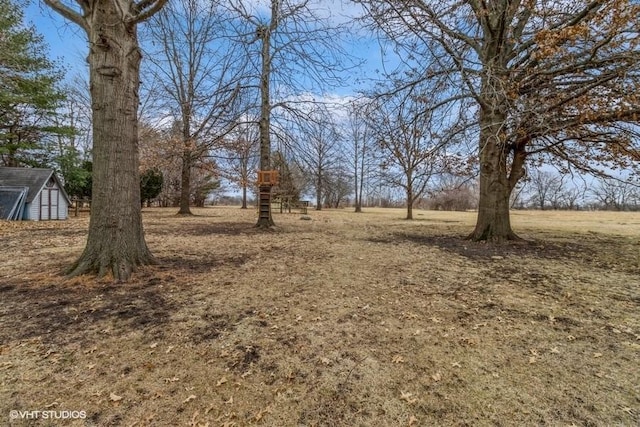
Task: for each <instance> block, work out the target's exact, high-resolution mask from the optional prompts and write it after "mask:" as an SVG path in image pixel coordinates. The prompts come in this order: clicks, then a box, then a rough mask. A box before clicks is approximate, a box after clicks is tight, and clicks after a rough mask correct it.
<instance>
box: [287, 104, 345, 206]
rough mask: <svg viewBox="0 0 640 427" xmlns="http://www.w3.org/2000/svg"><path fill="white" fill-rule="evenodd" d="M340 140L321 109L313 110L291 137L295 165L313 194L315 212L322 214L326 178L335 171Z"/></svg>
mask: <svg viewBox="0 0 640 427" xmlns="http://www.w3.org/2000/svg"><path fill="white" fill-rule="evenodd" d="M340 140H341V136H340V135H339V133H338V129H337V126H336V124H335V121H334V119H333V117H332V114H331V112H330V111H328V110H327V109H324V108H323V109H320V108H316V109H314V111H313V112H312V113H311V114H310V117H309V120H308V121H307V122H306V123H304V124H302V127H301V128H300V132H299V133H298V134H297V135H296V136H295V137H294V142H293V144H292V145H293V149H294V152H295V153H296V159H297V162H298V164H299V165H300V168H301V169H302V171H303V172H304V173H305V175H306V176H307V177H309V180H310V182H311V183H312V186H313V188H314V190H315V193H316V210H322V205H323V203H322V201H323V196H324V195H325V193H326V191H327V189H328V187H329V186H330V181H329V177H330V175H332V173H333V172H335V171H336V170H337V169H338V167H339V163H340V159H341V157H342V153H341V152H340V149H341V145H340Z"/></svg>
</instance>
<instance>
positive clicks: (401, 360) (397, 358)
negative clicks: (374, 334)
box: [391, 354, 404, 363]
mask: <svg viewBox="0 0 640 427" xmlns="http://www.w3.org/2000/svg"><path fill="white" fill-rule="evenodd" d="M391 362H392V363H404V357H402V356H400V355H399V354H396V355H395V356H393V359H391Z"/></svg>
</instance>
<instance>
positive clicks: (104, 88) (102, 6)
mask: <svg viewBox="0 0 640 427" xmlns="http://www.w3.org/2000/svg"><path fill="white" fill-rule="evenodd" d="M45 3H46V4H47V5H48V6H49V7H51V8H52V9H53V10H55V11H56V12H58V13H60V14H61V15H62V16H63V17H65V18H66V19H68V20H69V21H71V22H73V23H75V24H77V25H78V26H79V27H80V28H82V29H83V30H84V31H85V32H86V34H87V37H88V42H89V56H88V62H89V74H90V79H89V81H90V88H91V109H92V117H93V151H92V153H93V190H92V214H91V219H90V221H89V234H88V237H87V245H86V247H85V250H84V252H83V253H82V255H81V256H80V258H79V259H78V260H77V261H76V262H75V263H74V264H73V266H72V267H71V268H70V269H69V274H70V275H72V276H74V275H79V274H84V273H89V272H96V273H97V274H98V275H99V276H103V275H105V274H107V273H108V272H111V273H112V274H113V277H114V278H115V279H116V280H123V281H125V280H127V279H129V277H130V276H131V273H132V271H133V270H135V268H136V266H137V265H141V264H149V263H152V262H153V257H152V255H151V253H150V251H149V249H148V248H147V244H146V242H145V239H144V232H143V228H142V215H141V205H140V185H139V184H140V176H139V170H138V169H139V168H138V162H139V160H138V129H137V127H138V115H137V112H138V89H139V86H140V61H141V58H142V54H141V52H140V48H139V45H138V37H137V31H136V27H137V25H138V24H139V23H140V22H142V21H144V20H146V19H148V18H150V17H151V16H153V15H154V14H155V13H156V12H158V11H159V10H160V9H161V8H162V7H163V6H164V4H165V3H166V0H141V1H139V2H135V1H132V0H118V1H115V0H108V1H100V2H86V1H81V0H77V1H76V2H71V1H69V2H68V3H63V2H62V1H60V0H45Z"/></svg>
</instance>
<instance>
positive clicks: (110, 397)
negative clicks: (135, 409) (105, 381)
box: [109, 392, 122, 402]
mask: <svg viewBox="0 0 640 427" xmlns="http://www.w3.org/2000/svg"><path fill="white" fill-rule="evenodd" d="M109 399H111V400H112V401H113V402H119V401H120V400H122V396H118V395H117V394H115V393H114V392H111V394H109Z"/></svg>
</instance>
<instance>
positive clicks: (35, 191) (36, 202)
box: [0, 167, 70, 221]
mask: <svg viewBox="0 0 640 427" xmlns="http://www.w3.org/2000/svg"><path fill="white" fill-rule="evenodd" d="M69 204H70V200H69V196H67V193H66V192H65V191H64V188H63V187H62V183H61V182H60V180H59V179H58V177H57V176H56V174H55V173H54V171H53V170H51V169H39V168H9V167H0V219H15V220H21V219H24V220H31V221H44V220H52V219H67V217H68V212H69Z"/></svg>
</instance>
